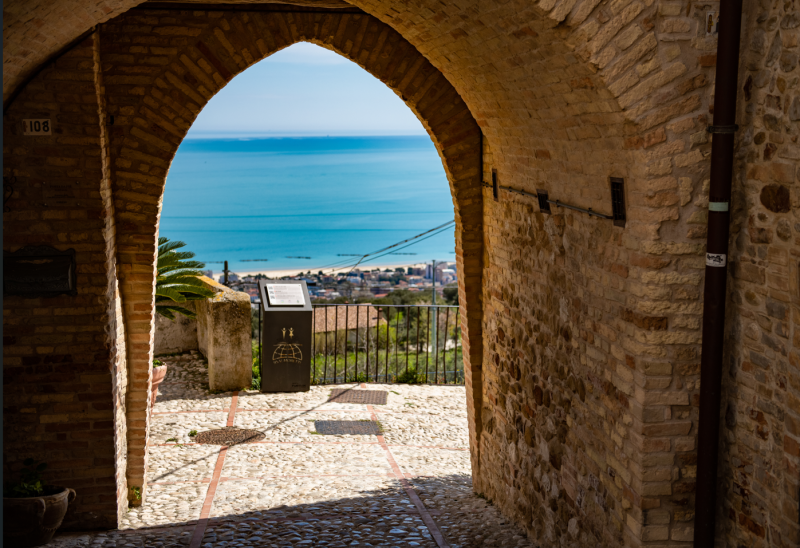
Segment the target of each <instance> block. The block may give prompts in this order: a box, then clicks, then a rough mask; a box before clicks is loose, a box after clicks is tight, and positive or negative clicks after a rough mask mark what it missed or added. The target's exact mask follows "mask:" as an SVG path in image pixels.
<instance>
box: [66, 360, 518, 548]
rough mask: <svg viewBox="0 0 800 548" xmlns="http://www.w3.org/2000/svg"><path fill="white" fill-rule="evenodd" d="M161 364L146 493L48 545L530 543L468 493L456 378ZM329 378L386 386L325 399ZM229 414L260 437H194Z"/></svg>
mask: <svg viewBox="0 0 800 548" xmlns="http://www.w3.org/2000/svg"><path fill="white" fill-rule="evenodd" d="M162 360H163V361H165V362H166V363H167V364H168V365H169V370H168V373H167V377H166V379H165V381H164V383H163V384H162V385H161V388H160V391H159V396H158V399H157V400H156V405H155V408H154V413H153V420H152V423H151V424H152V426H151V432H150V444H149V447H148V459H149V467H148V478H147V482H148V487H147V489H148V496H147V503H146V504H145V505H143V506H142V507H139V508H133V509H131V510H130V511H129V512H128V513H127V514H126V516H125V518H124V520H123V523H122V527H121V529H120V530H118V531H112V532H107V533H94V534H82V535H80V534H70V535H60V536H58V537H57V538H56V540H54V542H53V545H54V546H61V547H64V548H66V547H68V546H69V547H78V546H81V547H83V546H86V547H90V546H91V547H93V548H101V547H102V548H111V547H115V548H116V547H119V548H123V547H124V548H133V547H153V548H169V547H173V546H174V547H181V548H184V547H187V546H188V547H189V548H200V547H203V548H212V547H214V548H216V547H231V548H233V547H242V548H244V547H261V546H264V547H276V548H282V547H289V546H292V547H294V546H325V547H343V546H397V547H406V546H424V547H429V548H437V547H438V548H444V547H447V546H449V547H452V548H461V547H477V546H532V545H531V544H529V543H528V541H527V540H526V539H525V536H524V534H523V533H521V532H520V531H519V529H517V528H516V527H515V526H513V525H511V524H509V523H507V522H506V520H505V519H504V518H503V516H502V515H501V514H500V513H499V512H498V511H497V510H496V509H495V508H494V507H493V506H491V504H490V503H488V502H487V501H485V500H483V499H481V498H479V497H477V496H476V495H475V494H474V493H473V492H472V480H471V477H470V459H469V451H468V448H467V445H468V433H467V417H466V401H465V398H466V395H465V389H464V387H463V386H428V385H423V386H419V385H418V386H410V385H398V384H389V385H376V384H370V385H368V386H367V385H364V384H361V385H356V384H349V385H337V386H331V385H327V386H314V387H312V389H311V390H310V391H309V392H305V393H296V394H261V393H259V392H256V391H249V390H248V391H241V392H227V393H220V394H212V393H210V392H209V391H208V389H207V387H206V385H205V382H206V380H207V378H208V376H207V366H206V365H205V363H204V361H203V360H202V358H201V357H200V356H199V355H198V354H196V353H187V354H183V355H181V356H173V357H169V358H166V359H162ZM332 388H349V389H353V390H386V391H388V399H387V403H386V405H366V404H351V403H328V402H327V400H328V398H329V396H330V392H331V389H332ZM316 420H350V421H378V422H379V423H380V425H381V428H382V430H383V434H382V435H339V436H332V435H320V434H318V433H316V430H315V425H314V421H316ZM226 426H235V427H239V428H249V429H254V430H258V431H260V432H262V433H263V434H265V436H266V437H265V438H264V439H263V440H262V441H259V442H255V443H248V444H241V445H234V446H231V447H225V446H222V447H220V446H216V445H204V444H197V443H194V442H193V437H191V436H190V435H189V433H190V432H191V431H192V430H196V431H197V432H203V431H206V430H212V429H218V428H223V427H226Z"/></svg>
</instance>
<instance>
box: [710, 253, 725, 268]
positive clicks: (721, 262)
mask: <svg viewBox="0 0 800 548" xmlns="http://www.w3.org/2000/svg"><path fill="white" fill-rule="evenodd" d="M727 265H728V256H727V255H725V254H724V253H706V266H716V267H724V266H727Z"/></svg>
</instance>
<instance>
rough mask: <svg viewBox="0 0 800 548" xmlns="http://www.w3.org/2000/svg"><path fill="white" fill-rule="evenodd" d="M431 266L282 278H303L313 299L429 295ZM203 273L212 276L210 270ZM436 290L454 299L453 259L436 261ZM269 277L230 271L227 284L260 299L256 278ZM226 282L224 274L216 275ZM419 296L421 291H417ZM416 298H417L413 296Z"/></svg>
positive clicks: (450, 299)
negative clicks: (403, 293) (398, 292)
mask: <svg viewBox="0 0 800 548" xmlns="http://www.w3.org/2000/svg"><path fill="white" fill-rule="evenodd" d="M433 270H434V268H433V265H432V264H426V265H414V266H406V267H392V268H384V269H380V268H375V269H372V270H366V269H365V270H361V269H357V268H356V269H353V270H352V271H351V272H340V273H336V274H324V273H323V272H322V271H318V272H317V273H316V274H314V273H312V272H311V271H307V272H305V273H303V272H300V273H298V274H297V275H295V276H283V277H281V278H280V279H283V280H305V281H306V282H307V284H308V292H309V294H310V296H311V299H312V301H313V302H318V303H321V302H356V301H360V302H365V301H366V300H370V299H383V298H386V297H389V296H390V294H391V293H393V292H396V291H404V292H408V293H412V294H413V293H415V292H419V293H425V294H427V295H428V296H432V290H433V287H434V278H433V276H434V272H433ZM205 274H206V275H207V276H208V277H210V278H213V274H214V273H213V271H211V270H209V271H206V272H205ZM435 275H436V284H435V285H436V292H437V297H438V296H442V297H444V298H445V300H446V301H454V300H455V295H456V294H457V291H456V286H455V284H456V279H457V278H456V263H455V262H442V263H436V273H435ZM259 279H269V276H267V275H265V274H256V275H250V276H243V277H239V276H238V275H236V274H234V273H232V272H229V273H228V278H227V285H229V286H230V287H231V288H232V289H235V290H237V291H243V292H245V293H247V294H248V295H250V301H251V302H257V301H258V300H259V295H258V280H259ZM218 281H219V282H220V283H226V280H225V275H224V274H223V275H220V276H219V277H218ZM420 297H422V295H420ZM415 300H416V299H415Z"/></svg>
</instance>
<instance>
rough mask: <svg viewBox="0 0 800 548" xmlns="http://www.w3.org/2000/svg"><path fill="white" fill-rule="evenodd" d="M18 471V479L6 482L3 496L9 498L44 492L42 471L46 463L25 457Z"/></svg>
mask: <svg viewBox="0 0 800 548" xmlns="http://www.w3.org/2000/svg"><path fill="white" fill-rule="evenodd" d="M22 464H23V465H24V466H23V468H22V470H20V473H19V481H17V482H9V483H6V485H5V488H4V489H3V496H4V497H9V498H25V497H38V496H41V495H42V494H44V490H45V489H44V484H43V483H42V477H41V476H42V472H44V470H45V468H47V464H45V463H43V462H38V461H35V460H33V459H25V460H24V461H23V462H22Z"/></svg>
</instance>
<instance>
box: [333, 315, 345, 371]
mask: <svg viewBox="0 0 800 548" xmlns="http://www.w3.org/2000/svg"><path fill="white" fill-rule="evenodd" d="M333 310H334V319H333V384H336V361H337V360H338V359H339V307H338V306H337V307H336V308H334V309H333ZM345 382H347V379H345Z"/></svg>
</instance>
